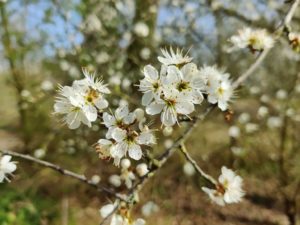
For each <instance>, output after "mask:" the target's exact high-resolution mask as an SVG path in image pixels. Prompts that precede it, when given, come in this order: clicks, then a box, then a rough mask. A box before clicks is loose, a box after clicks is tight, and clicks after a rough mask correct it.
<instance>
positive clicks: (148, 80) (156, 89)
mask: <svg viewBox="0 0 300 225" xmlns="http://www.w3.org/2000/svg"><path fill="white" fill-rule="evenodd" d="M163 70H164V68H163V67H162V70H161V73H162V72H163ZM143 74H144V76H145V78H144V79H143V80H141V81H140V85H139V90H140V91H141V92H143V93H144V95H143V97H142V104H143V105H144V106H147V105H148V104H149V103H150V102H151V101H152V100H153V98H155V99H157V98H159V96H160V95H161V93H162V83H161V79H160V75H159V73H158V71H157V70H156V69H155V68H154V67H153V66H151V65H147V66H145V67H144V70H143Z"/></svg>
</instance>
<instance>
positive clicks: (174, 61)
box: [158, 47, 193, 66]
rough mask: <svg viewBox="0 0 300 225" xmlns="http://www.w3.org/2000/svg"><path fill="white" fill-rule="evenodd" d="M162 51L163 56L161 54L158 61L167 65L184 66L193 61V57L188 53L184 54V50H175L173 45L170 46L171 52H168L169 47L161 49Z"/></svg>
mask: <svg viewBox="0 0 300 225" xmlns="http://www.w3.org/2000/svg"><path fill="white" fill-rule="evenodd" d="M161 52H162V54H163V56H159V57H158V61H160V62H161V63H162V64H164V65H166V66H169V65H175V66H183V65H185V64H187V63H189V62H191V61H192V59H193V58H191V57H189V56H188V55H187V54H186V55H183V50H180V49H176V51H174V50H173V49H172V48H171V47H170V52H168V50H167V49H161Z"/></svg>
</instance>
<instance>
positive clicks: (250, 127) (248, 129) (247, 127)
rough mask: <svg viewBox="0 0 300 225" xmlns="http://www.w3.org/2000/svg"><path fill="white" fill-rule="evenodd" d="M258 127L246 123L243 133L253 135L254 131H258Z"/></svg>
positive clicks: (254, 124)
mask: <svg viewBox="0 0 300 225" xmlns="http://www.w3.org/2000/svg"><path fill="white" fill-rule="evenodd" d="M258 129H259V126H258V124H256V123H246V125H245V131H246V133H249V134H250V133H254V132H255V131H258Z"/></svg>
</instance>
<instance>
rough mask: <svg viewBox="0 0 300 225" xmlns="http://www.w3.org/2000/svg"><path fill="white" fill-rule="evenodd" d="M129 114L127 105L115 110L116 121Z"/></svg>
mask: <svg viewBox="0 0 300 225" xmlns="http://www.w3.org/2000/svg"><path fill="white" fill-rule="evenodd" d="M128 113H129V109H128V105H125V106H123V107H119V108H117V109H116V112H115V115H116V118H117V119H123V118H124V117H125V116H127V115H128Z"/></svg>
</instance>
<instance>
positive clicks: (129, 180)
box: [109, 158, 149, 189]
mask: <svg viewBox="0 0 300 225" xmlns="http://www.w3.org/2000/svg"><path fill="white" fill-rule="evenodd" d="M120 164H121V174H120V175H116V174H113V175H111V176H110V177H109V182H110V183H111V184H112V185H113V186H115V187H120V186H121V185H122V183H123V182H124V184H125V186H126V187H127V188H128V189H130V188H132V186H133V182H134V181H135V180H136V175H138V176H139V177H143V176H144V175H146V174H147V173H148V172H149V169H148V166H147V164H146V163H140V164H138V165H137V166H136V167H135V169H134V168H133V167H132V166H131V162H130V160H129V159H127V158H124V159H122V160H121V163H120Z"/></svg>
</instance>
